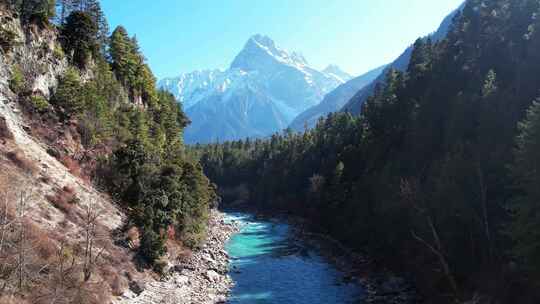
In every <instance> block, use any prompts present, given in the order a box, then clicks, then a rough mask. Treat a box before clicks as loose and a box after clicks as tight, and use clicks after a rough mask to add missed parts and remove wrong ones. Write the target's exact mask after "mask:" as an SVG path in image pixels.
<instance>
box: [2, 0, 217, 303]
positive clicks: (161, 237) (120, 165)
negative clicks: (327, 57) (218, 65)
mask: <svg viewBox="0 0 540 304" xmlns="http://www.w3.org/2000/svg"><path fill="white" fill-rule="evenodd" d="M66 3H67V1H66V2H63V5H64V4H66ZM85 3H86V4H85V5H84V6H83V7H85V10H83V11H78V10H69V11H68V10H67V9H66V10H65V16H63V17H57V18H53V16H54V12H53V11H52V10H50V9H48V8H49V7H48V6H49V5H50V1H36V2H35V6H25V5H22V4H20V3H19V2H13V3H12V2H11V1H8V3H7V4H6V3H1V4H0V234H1V235H2V237H1V238H0V273H1V276H0V285H2V286H3V287H2V289H1V290H0V303H10V304H11V303H27V302H26V301H30V302H28V303H88V304H91V303H95V304H98V303H100V304H101V303H114V302H118V301H123V302H122V303H124V302H125V300H126V298H125V296H126V295H127V296H129V295H133V294H135V295H136V294H138V293H141V292H142V291H143V290H144V289H145V286H147V285H148V286H151V284H152V282H154V281H155V279H157V278H159V276H160V275H163V274H167V273H168V269H170V268H171V267H172V266H173V265H174V264H176V263H178V261H179V260H178V259H179V258H180V257H183V258H186V257H190V255H191V252H192V249H193V250H196V249H197V248H200V247H201V246H203V244H204V243H205V239H206V235H207V229H206V227H207V223H208V219H209V216H210V215H209V209H210V207H211V205H212V204H214V203H215V200H216V197H215V195H214V192H213V188H212V185H211V184H210V183H209V181H208V180H207V179H206V177H204V175H203V174H202V171H201V169H200V166H199V165H198V163H197V162H196V161H194V160H191V159H189V158H188V157H187V156H186V155H184V154H183V143H182V137H181V136H182V129H183V127H185V125H186V124H187V119H186V118H185V115H184V114H183V112H182V111H181V109H180V108H179V107H178V105H177V104H176V101H175V99H174V97H173V96H172V95H170V94H168V93H166V92H163V91H159V90H156V89H155V78H154V77H153V76H152V73H151V71H150V69H149V68H148V66H147V65H146V64H145V62H144V58H143V56H142V54H140V53H139V51H138V46H137V45H136V41H135V40H134V39H132V38H131V37H129V36H128V34H127V31H126V30H125V29H124V28H122V27H119V28H117V29H116V30H115V31H114V32H113V34H112V36H111V37H110V44H108V45H107V47H105V46H106V45H105V42H106V41H109V39H104V40H101V38H102V36H101V35H102V33H103V32H104V31H105V30H104V29H105V28H106V20H105V19H104V16H103V13H102V12H101V9H100V7H99V3H98V2H95V1H90V0H87V1H85ZM104 52H107V53H104ZM106 58H110V59H106ZM109 60H110V61H109ZM135 151H136V152H135ZM188 184H189V187H188ZM138 187H140V188H138ZM164 201H166V202H167V203H166V204H165V203H163V202H164ZM122 299H123V300H122Z"/></svg>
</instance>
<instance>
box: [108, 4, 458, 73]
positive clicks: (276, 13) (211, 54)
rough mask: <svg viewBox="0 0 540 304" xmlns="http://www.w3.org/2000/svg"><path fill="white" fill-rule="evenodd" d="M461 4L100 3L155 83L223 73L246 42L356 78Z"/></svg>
mask: <svg viewBox="0 0 540 304" xmlns="http://www.w3.org/2000/svg"><path fill="white" fill-rule="evenodd" d="M462 2H463V0H153V1H148V0H129V1H125V0H101V3H102V6H103V9H104V11H105V13H106V15H107V17H108V20H109V23H110V25H111V30H112V29H114V27H116V26H117V25H119V24H121V25H124V26H125V27H126V28H127V30H128V32H129V33H130V34H131V35H137V39H138V40H139V43H140V45H141V48H142V50H143V52H144V54H145V56H146V57H147V59H148V62H149V63H150V66H151V68H152V70H153V71H154V73H155V74H156V76H157V77H158V78H163V77H166V76H176V75H178V74H180V73H182V72H190V71H192V70H196V69H209V68H226V67H228V65H229V64H230V62H231V61H232V60H233V59H234V56H235V55H236V54H237V53H238V52H239V51H240V50H241V49H242V47H243V45H244V44H245V42H246V41H247V39H248V38H249V37H250V36H251V35H253V34H257V33H260V34H265V35H268V36H270V37H271V38H272V39H273V40H274V41H275V42H276V44H277V45H278V46H280V47H282V48H285V49H288V50H291V51H293V50H294V51H299V52H301V53H302V54H303V55H304V56H305V57H306V59H307V60H308V62H310V63H311V64H312V65H314V66H315V67H318V68H321V69H322V68H324V67H325V66H327V65H328V64H331V63H332V64H337V65H339V66H340V67H341V68H342V69H343V70H345V71H347V72H349V73H351V74H354V75H359V74H362V73H364V72H366V71H368V70H369V69H371V68H374V67H377V66H379V65H382V64H385V63H388V62H390V61H392V60H393V59H395V57H397V56H398V55H399V54H400V53H401V52H402V51H403V50H404V49H405V47H407V46H408V45H409V44H411V43H412V42H414V40H415V39H416V38H417V37H419V36H423V35H426V34H428V33H430V32H433V31H434V30H435V29H436V28H437V27H438V26H439V24H440V22H441V21H442V19H443V18H444V17H445V16H446V15H447V14H449V13H450V12H451V11H452V10H453V9H455V8H457V7H458V6H459V5H460V4H461V3H462Z"/></svg>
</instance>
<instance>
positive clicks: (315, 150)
mask: <svg viewBox="0 0 540 304" xmlns="http://www.w3.org/2000/svg"><path fill="white" fill-rule="evenodd" d="M539 12H540V2H539V1H536V0H494V1H482V0H469V1H467V3H466V5H465V7H464V8H463V11H462V13H460V14H458V16H456V17H455V18H454V21H453V23H452V25H451V28H450V31H449V33H448V36H447V38H446V39H443V40H441V41H439V42H436V43H435V42H432V41H431V40H430V39H427V40H422V39H421V40H418V41H417V42H416V43H415V45H414V49H413V51H412V55H411V60H410V63H409V65H408V68H407V71H406V72H399V71H395V70H392V71H389V72H388V73H387V76H386V81H385V83H386V84H385V85H384V86H383V85H380V86H378V87H377V88H376V89H375V93H374V95H373V96H371V97H370V98H369V99H368V100H367V101H366V102H365V104H364V105H363V109H362V112H361V115H360V116H352V115H350V114H347V113H344V114H331V115H330V116H328V117H327V118H326V119H321V120H320V121H319V123H318V124H317V126H316V127H315V128H314V129H313V130H310V131H307V132H306V133H304V134H295V133H292V132H290V133H284V134H276V135H274V136H272V138H270V139H268V140H245V141H236V142H228V143H224V144H222V145H208V146H198V147H196V148H195V149H194V150H195V152H196V153H198V155H199V156H200V157H201V161H202V163H203V166H204V169H205V172H206V174H207V175H208V176H209V177H210V178H211V180H213V181H215V182H216V183H218V185H219V187H220V190H221V193H222V194H223V198H224V200H225V202H231V201H236V202H238V201H244V202H249V203H251V204H253V205H254V206H257V207H260V208H262V209H266V210H273V211H275V210H284V211H287V212H290V213H294V214H296V215H301V216H304V217H307V218H309V219H310V220H311V221H312V223H313V227H315V229H320V230H322V231H325V232H327V233H329V234H331V235H332V236H333V237H335V238H337V239H339V240H341V241H342V242H343V243H345V244H346V245H347V246H349V247H352V248H355V249H358V250H369V252H370V253H371V255H372V256H373V257H376V258H379V259H380V260H382V261H384V262H385V263H386V264H387V265H393V267H394V268H395V269H398V270H404V271H406V272H407V273H410V274H411V275H412V277H413V278H414V279H415V281H416V282H417V285H418V287H419V288H420V289H421V291H422V293H423V294H424V295H425V296H426V298H427V299H428V301H429V302H431V303H445V302H453V301H455V300H461V301H465V300H471V299H474V300H475V301H477V302H485V303H538V302H539V301H540V298H539V297H538V292H537V289H536V288H535V286H537V284H538V283H539V282H540V280H539V277H540V271H539V267H538V265H540V264H539V263H538V257H539V256H540V255H539V249H538V248H540V238H538V234H537V231H538V227H539V225H540V220H538V218H539V209H538V181H539V178H540V175H539V173H538V172H540V171H539V170H538V164H540V161H539V160H538V157H539V155H540V149H539V142H540V137H538V132H540V129H539V117H540V114H539V113H540V110H539V109H540V106H539V105H538V104H537V103H534V102H533V101H534V100H535V99H536V98H538V97H539V96H538V94H539V88H540V87H539V84H540V21H539V20H540V19H539V18H538V13H539ZM477 302H475V303H477Z"/></svg>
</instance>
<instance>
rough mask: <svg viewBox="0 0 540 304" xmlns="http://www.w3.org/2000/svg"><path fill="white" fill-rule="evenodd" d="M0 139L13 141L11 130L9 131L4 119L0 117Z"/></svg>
mask: <svg viewBox="0 0 540 304" xmlns="http://www.w3.org/2000/svg"><path fill="white" fill-rule="evenodd" d="M0 139H2V140H9V139H13V133H11V130H10V129H9V127H8V125H7V123H6V118H5V117H0Z"/></svg>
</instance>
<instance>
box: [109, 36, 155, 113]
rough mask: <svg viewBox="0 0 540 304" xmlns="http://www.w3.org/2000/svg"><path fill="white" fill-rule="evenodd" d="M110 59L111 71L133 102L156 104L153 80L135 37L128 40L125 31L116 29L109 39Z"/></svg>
mask: <svg viewBox="0 0 540 304" xmlns="http://www.w3.org/2000/svg"><path fill="white" fill-rule="evenodd" d="M109 52H110V57H111V60H112V68H113V71H114V73H115V75H116V77H117V78H118V80H119V81H120V82H121V83H122V84H124V85H125V86H126V87H127V88H128V90H129V93H130V97H131V98H132V99H133V100H134V101H135V102H138V100H139V99H140V101H141V102H142V103H145V104H149V105H153V104H154V103H155V102H156V99H157V96H156V88H155V81H156V80H155V78H154V75H152V72H151V71H150V68H149V67H148V65H147V64H145V62H144V61H145V60H144V57H143V55H142V54H141V53H140V50H139V45H138V42H137V39H136V38H135V37H133V38H130V37H129V35H128V33H127V31H126V29H125V28H124V27H122V26H119V27H117V28H116V29H115V30H114V31H113V33H112V36H111V38H110V45H109Z"/></svg>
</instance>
